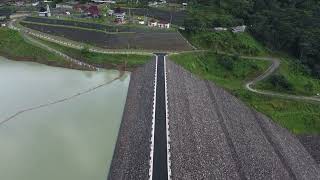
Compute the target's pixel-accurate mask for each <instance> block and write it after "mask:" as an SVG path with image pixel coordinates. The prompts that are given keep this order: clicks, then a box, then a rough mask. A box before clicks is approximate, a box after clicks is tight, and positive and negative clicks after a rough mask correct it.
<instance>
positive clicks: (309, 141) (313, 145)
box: [298, 135, 320, 165]
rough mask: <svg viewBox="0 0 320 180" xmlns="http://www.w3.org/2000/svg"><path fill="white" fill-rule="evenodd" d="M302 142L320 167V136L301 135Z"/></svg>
mask: <svg viewBox="0 0 320 180" xmlns="http://www.w3.org/2000/svg"><path fill="white" fill-rule="evenodd" d="M298 138H299V140H300V142H301V143H302V144H303V146H304V147H305V148H306V149H307V151H308V152H309V153H310V154H311V156H312V157H313V158H314V159H315V160H316V162H317V163H318V164H319V165H320V135H299V136H298Z"/></svg>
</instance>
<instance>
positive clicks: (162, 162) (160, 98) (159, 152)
mask: <svg viewBox="0 0 320 180" xmlns="http://www.w3.org/2000/svg"><path fill="white" fill-rule="evenodd" d="M156 58H157V61H156V63H157V68H156V78H155V81H157V83H156V87H155V88H156V89H155V102H154V103H155V109H154V110H155V117H154V119H153V120H154V122H153V123H154V132H152V136H153V142H152V145H153V147H152V149H153V151H152V152H151V153H153V154H151V155H150V156H151V159H152V164H150V169H151V173H152V174H150V176H151V177H150V178H149V179H150V180H167V179H168V161H167V158H168V156H167V142H168V141H167V118H166V117H167V115H166V113H167V112H166V97H165V93H166V89H165V67H164V64H165V63H164V61H165V54H161V53H159V54H156Z"/></svg>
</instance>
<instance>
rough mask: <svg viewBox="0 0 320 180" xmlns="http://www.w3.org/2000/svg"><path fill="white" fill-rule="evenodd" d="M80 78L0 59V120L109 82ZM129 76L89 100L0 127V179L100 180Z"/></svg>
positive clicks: (106, 75) (95, 76)
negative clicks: (22, 110)
mask: <svg viewBox="0 0 320 180" xmlns="http://www.w3.org/2000/svg"><path fill="white" fill-rule="evenodd" d="M118 75H119V72H118V71H105V72H84V71H77V70H69V69H63V68H54V67H48V66H45V65H40V64H36V63H25V62H14V61H8V60H5V59H0V87H1V90H0V99H1V102H0V120H1V121H2V120H3V119H5V118H7V117H8V116H10V115H12V114H13V113H15V112H17V111H19V110H21V109H24V108H28V107H32V106H37V105H39V104H44V103H47V102H51V101H55V100H59V99H61V98H65V97H68V96H72V95H74V94H77V93H78V92H81V91H85V90H87V89H90V88H92V87H95V86H97V85H100V84H103V83H105V82H109V81H111V80H112V79H114V78H116V77H117V76H118ZM129 80H130V74H129V73H127V74H125V75H124V76H123V77H122V78H120V79H118V80H115V81H113V82H112V83H110V84H108V85H106V86H103V87H101V88H99V89H96V90H94V91H92V92H90V93H88V94H84V95H82V96H78V97H76V98H73V99H71V100H68V101H65V102H62V103H58V104H54V105H51V106H47V107H43V108H40V109H36V110H33V111H28V112H25V113H23V114H20V115H19V116H17V117H15V118H13V119H12V120H10V121H8V122H6V123H5V124H3V125H1V126H0V147H1V148H0V159H1V161H0V179H5V180H16V179H25V180H29V179H30V180H38V179H39V180H43V179H46V180H51V179H52V180H56V179H60V180H64V179H65V180H73V179H74V180H82V179H83V180H88V179H90V180H95V179H97V180H98V179H105V177H106V174H107V171H108V169H109V166H110V163H111V159H112V155H113V149H114V145H115V142H116V138H117V133H118V129H119V126H120V122H121V118H122V112H123V108H124V104H125V100H126V94H127V89H128V84H129Z"/></svg>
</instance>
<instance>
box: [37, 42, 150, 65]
mask: <svg viewBox="0 0 320 180" xmlns="http://www.w3.org/2000/svg"><path fill="white" fill-rule="evenodd" d="M38 40H39V41H41V42H42V43H45V44H47V45H49V46H50V47H52V48H54V49H56V50H59V51H61V52H63V53H65V54H67V55H69V56H71V57H73V58H76V59H80V60H82V61H84V62H86V63H89V64H94V65H96V66H99V67H104V68H126V70H131V69H132V68H135V67H138V66H141V65H143V64H145V63H146V62H147V61H149V60H151V58H152V57H151V55H138V54H102V53H94V52H90V51H89V50H88V48H84V49H82V50H79V49H74V48H69V47H66V46H62V45H59V44H57V43H53V42H49V41H45V40H40V39H38Z"/></svg>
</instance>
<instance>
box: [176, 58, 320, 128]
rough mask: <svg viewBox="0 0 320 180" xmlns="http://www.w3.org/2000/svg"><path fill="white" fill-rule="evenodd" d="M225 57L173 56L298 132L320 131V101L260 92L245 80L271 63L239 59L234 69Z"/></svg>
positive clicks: (181, 63)
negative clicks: (308, 100) (247, 87)
mask: <svg viewBox="0 0 320 180" xmlns="http://www.w3.org/2000/svg"><path fill="white" fill-rule="evenodd" d="M224 58H225V56H219V55H215V54H214V53H202V54H199V53H187V54H179V55H172V56H170V59H171V60H173V61H174V62H176V63H177V64H180V65H181V66H183V67H184V68H185V69H187V70H189V71H190V72H192V73H194V74H196V75H198V76H200V77H201V78H203V79H207V80H210V81H213V82H214V83H216V84H217V85H219V86H221V87H224V88H226V89H227V90H228V91H230V92H231V93H233V94H234V95H235V96H237V97H239V98H240V99H242V100H243V101H244V102H246V103H247V104H248V105H250V106H252V107H254V108H255V109H257V110H258V111H260V112H262V113H264V114H266V115H267V116H269V117H271V118H272V119H273V120H274V121H275V122H277V123H279V124H280V125H282V126H283V127H285V128H287V129H289V130H290V131H291V132H293V133H295V134H320V106H319V104H313V103H307V102H300V101H293V100H284V99H279V98H271V97H267V96H262V95H257V94H255V93H252V92H249V91H247V90H246V89H244V87H243V82H244V81H245V80H246V79H250V78H252V77H254V76H256V75H257V74H260V73H261V72H263V71H264V70H265V69H266V68H267V67H268V66H269V64H268V62H264V61H258V60H257V61H255V60H245V59H239V60H237V61H235V62H234V65H233V66H234V67H233V68H232V69H226V68H225V66H223V65H221V64H223V63H221V60H223V59H224Z"/></svg>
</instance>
